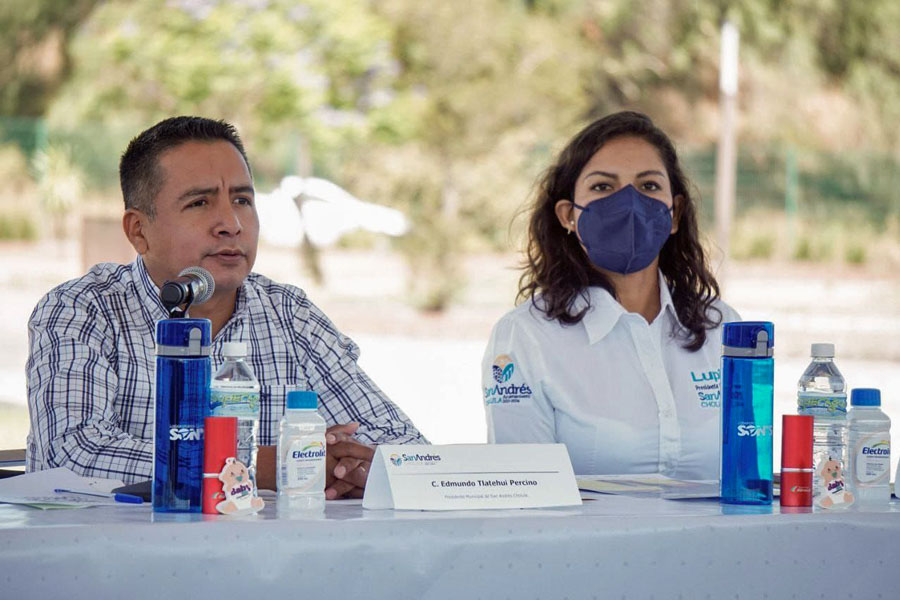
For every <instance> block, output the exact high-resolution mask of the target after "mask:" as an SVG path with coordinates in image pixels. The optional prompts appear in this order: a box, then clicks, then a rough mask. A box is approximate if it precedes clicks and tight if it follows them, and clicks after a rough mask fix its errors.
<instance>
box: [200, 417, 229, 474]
mask: <svg viewBox="0 0 900 600" xmlns="http://www.w3.org/2000/svg"><path fill="white" fill-rule="evenodd" d="M231 456H237V417H206V420H205V421H204V423H203V472H204V473H216V474H218V473H219V471H221V470H222V467H223V466H225V459H226V458H229V457H231Z"/></svg>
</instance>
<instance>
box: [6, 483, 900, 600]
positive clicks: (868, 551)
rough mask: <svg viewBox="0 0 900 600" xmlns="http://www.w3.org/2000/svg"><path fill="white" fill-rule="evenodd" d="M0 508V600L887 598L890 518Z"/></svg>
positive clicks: (332, 506)
mask: <svg viewBox="0 0 900 600" xmlns="http://www.w3.org/2000/svg"><path fill="white" fill-rule="evenodd" d="M269 500H270V505H269V506H267V508H266V510H265V512H264V513H263V514H262V515H259V516H257V517H255V518H250V519H242V520H232V519H229V518H225V517H212V518H206V519H204V517H203V516H201V515H191V516H188V517H185V516H182V515H178V516H175V515H154V514H153V513H151V511H150V508H149V506H147V505H144V506H124V505H123V506H116V507H96V508H89V509H82V510H58V511H47V512H42V511H38V510H35V509H30V508H25V507H17V506H11V505H0V598H2V599H4V600H5V599H10V600H11V599H18V598H41V599H52V598H65V599H66V600H78V599H91V600H96V599H98V598H154V599H160V598H229V599H238V598H252V597H256V598H279V599H280V598H298V599H299V598H303V599H306V598H341V597H347V598H392V599H393V598H411V599H413V598H414V599H418V598H453V599H468V598H471V599H478V598H483V599H485V600H488V599H490V600H503V599H506V598H509V599H526V598H537V599H566V598H568V599H571V600H574V599H576V598H588V599H590V598H615V599H620V598H621V599H636V598H642V599H653V600H658V599H662V598H684V599H706V598H710V599H720V598H728V599H735V600H741V599H748V598H763V599H765V598H773V599H774V598H797V599H803V600H806V599H810V598H825V599H828V600H832V599H836V598H854V599H857V600H858V599H864V598H872V599H877V598H884V599H889V598H900V583H898V581H900V576H898V573H900V506H897V505H892V506H891V507H889V508H887V509H885V510H884V511H881V512H858V511H853V512H842V513H827V512H817V513H812V514H783V513H781V512H780V511H779V509H778V507H777V506H775V507H772V508H769V509H757V508H741V507H733V508H731V507H721V506H720V505H719V504H718V503H717V502H715V501H696V500H693V501H669V500H661V499H643V498H628V497H614V496H601V497H598V499H597V500H595V501H587V502H585V504H584V506H582V507H578V508H574V509H552V510H521V511H477V512H454V513H422V512H397V511H364V510H363V509H362V507H361V506H360V504H359V502H354V501H341V502H330V503H328V506H327V510H326V513H325V515H323V516H321V517H320V518H318V519H308V518H307V519H295V520H287V519H279V518H277V516H276V513H275V511H274V498H269Z"/></svg>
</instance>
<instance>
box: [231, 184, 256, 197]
mask: <svg viewBox="0 0 900 600" xmlns="http://www.w3.org/2000/svg"><path fill="white" fill-rule="evenodd" d="M228 193H229V194H250V195H255V194H256V190H254V189H253V186H252V185H236V186H234V187H230V188H228Z"/></svg>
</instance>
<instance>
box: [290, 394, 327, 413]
mask: <svg viewBox="0 0 900 600" xmlns="http://www.w3.org/2000/svg"><path fill="white" fill-rule="evenodd" d="M287 408H288V410H316V409H318V408H319V396H318V394H316V393H315V392H313V391H310V390H291V391H290V392H288V395H287Z"/></svg>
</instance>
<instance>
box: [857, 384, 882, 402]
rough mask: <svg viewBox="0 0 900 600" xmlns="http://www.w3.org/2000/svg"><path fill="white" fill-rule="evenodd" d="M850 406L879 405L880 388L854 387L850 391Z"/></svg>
mask: <svg viewBox="0 0 900 600" xmlns="http://www.w3.org/2000/svg"><path fill="white" fill-rule="evenodd" d="M850 405H851V406H881V390H879V389H877V388H856V389H855V390H853V391H852V392H850Z"/></svg>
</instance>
